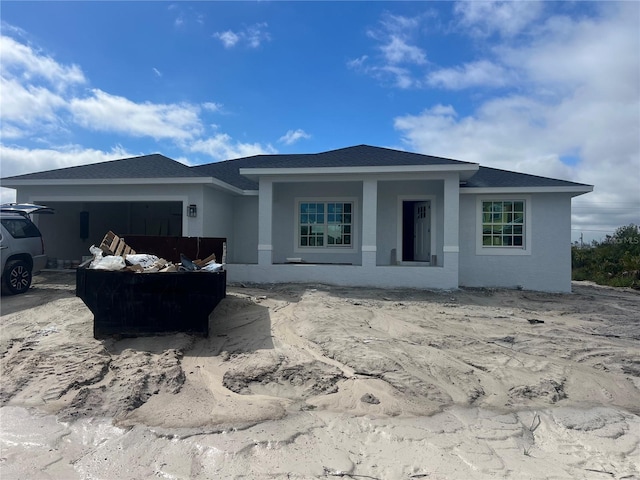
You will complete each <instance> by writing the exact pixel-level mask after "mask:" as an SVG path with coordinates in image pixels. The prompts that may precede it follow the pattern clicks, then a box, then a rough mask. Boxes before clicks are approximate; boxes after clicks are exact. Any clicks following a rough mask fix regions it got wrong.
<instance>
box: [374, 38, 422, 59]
mask: <svg viewBox="0 0 640 480" xmlns="http://www.w3.org/2000/svg"><path fill="white" fill-rule="evenodd" d="M380 50H382V53H383V55H384V58H385V59H386V61H387V62H389V63H391V64H397V63H410V64H415V65H424V64H425V63H427V55H426V54H425V53H424V51H423V50H422V49H421V48H418V47H416V46H415V45H409V44H408V43H407V40H406V39H404V38H400V37H399V36H397V35H391V37H390V38H389V40H388V42H387V43H386V44H385V45H382V46H380Z"/></svg>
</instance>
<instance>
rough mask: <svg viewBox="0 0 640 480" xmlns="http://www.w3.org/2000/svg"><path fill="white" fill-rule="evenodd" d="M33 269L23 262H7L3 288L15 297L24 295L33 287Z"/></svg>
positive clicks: (3, 276)
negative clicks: (19, 294)
mask: <svg viewBox="0 0 640 480" xmlns="http://www.w3.org/2000/svg"><path fill="white" fill-rule="evenodd" d="M31 278H32V277H31V269H30V268H29V266H28V265H27V264H26V263H25V262H23V261H22V260H12V261H10V262H7V265H6V267H5V269H4V274H3V275H2V286H3V287H4V288H3V290H4V289H6V291H8V292H9V293H12V294H14V295H16V294H18V293H24V292H26V291H27V290H29V287H30V286H31Z"/></svg>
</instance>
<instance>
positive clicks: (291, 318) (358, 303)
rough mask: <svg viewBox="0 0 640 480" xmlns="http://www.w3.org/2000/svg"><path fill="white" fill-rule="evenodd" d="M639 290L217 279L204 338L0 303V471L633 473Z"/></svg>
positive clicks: (57, 474) (49, 302)
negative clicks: (97, 327)
mask: <svg viewBox="0 0 640 480" xmlns="http://www.w3.org/2000/svg"><path fill="white" fill-rule="evenodd" d="M639 312H640V295H639V294H638V292H635V291H632V290H624V289H612V288H603V287H597V286H594V285H589V284H584V283H576V284H575V285H574V293H573V294H569V295H567V294H557V295H554V294H543V293H535V292H524V291H508V290H460V291H454V292H428V291H427V292H425V291H411V290H371V289H348V288H341V287H327V286H321V285H278V286H272V287H268V288H259V287H256V286H241V285H235V286H229V288H228V297H227V298H226V299H225V300H224V301H223V302H222V303H221V304H220V305H219V306H218V307H217V308H216V310H215V311H214V312H213V313H212V315H211V317H210V322H211V323H210V325H211V334H210V336H209V338H198V337H191V336H188V335H184V334H177V335H169V336H160V337H147V338H133V339H108V340H102V341H98V340H95V339H94V338H93V336H92V324H93V317H92V314H91V312H90V311H89V310H88V309H87V308H86V307H85V306H84V304H83V303H82V301H81V300H80V299H78V298H76V297H75V277H74V275H73V274H69V273H53V272H48V273H45V274H43V275H41V276H38V277H36V282H35V285H34V287H33V288H32V289H31V290H30V291H29V292H28V293H27V294H25V295H21V296H15V297H3V298H2V312H1V313H2V316H1V335H0V354H1V360H0V366H1V368H2V370H1V388H0V402H1V403H0V405H1V407H0V421H1V430H0V446H1V452H0V478H2V479H3V480H6V479H119V480H124V479H148V478H165V479H214V478H216V479H217V478H224V479H226V478H250V479H254V478H255V479H262V478H266V479H272V478H273V479H303V478H304V479H306V478H337V477H342V478H354V479H372V478H373V479H412V478H425V479H476V478H477V479H484V478H491V479H496V478H507V479H529V478H530V479H539V478H549V479H608V478H615V479H639V478H640V313H639Z"/></svg>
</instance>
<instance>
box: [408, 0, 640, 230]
mask: <svg viewBox="0 0 640 480" xmlns="http://www.w3.org/2000/svg"><path fill="white" fill-rule="evenodd" d="M639 11H640V8H639V5H638V4H636V3H617V4H613V5H608V4H607V6H606V8H604V9H603V11H602V12H601V13H600V17H599V18H595V19H594V18H591V19H588V18H586V19H585V18H583V19H581V18H578V19H573V20H572V19H567V18H565V17H562V18H560V19H558V18H551V19H549V20H548V21H547V22H546V23H545V24H544V25H543V26H542V27H539V28H538V31H539V32H541V33H542V34H541V35H539V36H536V37H534V38H532V39H531V40H530V41H529V42H527V43H524V44H522V45H521V46H519V47H515V46H513V44H511V45H509V46H502V47H501V48H498V49H497V50H496V51H498V52H499V55H500V60H501V61H502V64H503V65H504V66H505V67H504V68H511V71H512V72H515V73H517V74H518V75H519V76H520V77H521V78H522V79H523V80H522V82H521V83H520V84H519V85H518V86H517V87H518V88H517V89H514V90H512V91H511V92H507V93H505V94H503V95H494V96H493V97H488V98H487V99H486V100H484V102H483V103H481V104H479V106H478V107H477V109H476V110H475V111H472V112H471V113H469V114H467V115H464V116H459V115H458V114H457V113H456V109H455V108H454V107H453V106H450V105H447V106H435V107H431V108H429V107H428V108H426V109H424V110H423V111H422V112H421V113H418V114H407V115H401V116H398V117H396V119H395V128H396V129H397V130H398V131H399V132H401V133H402V136H403V140H404V142H405V144H406V145H408V146H409V147H410V148H412V149H415V150H417V151H420V152H424V153H429V154H433V155H441V156H445V157H453V158H457V159H460V160H467V161H472V162H479V163H481V164H482V165H486V166H494V167H497V168H505V169H509V170H517V171H522V172H527V173H533V174H538V175H544V176H550V177H556V178H564V179H567V180H573V181H577V182H581V183H587V184H593V185H595V190H594V192H593V193H590V194H588V195H584V196H581V197H578V198H577V199H575V200H574V204H575V205H576V206H578V208H577V209H576V210H575V213H574V217H573V222H574V228H576V229H584V230H585V233H586V230H590V229H596V230H597V229H610V230H613V229H615V228H616V227H618V226H621V225H624V224H628V223H631V222H634V223H638V219H639V218H640V216H639V214H640V190H639V189H638V185H640V136H639V135H638V132H640V78H639V76H640V55H639V54H638V51H639V47H640V39H639V37H638V34H637V32H638V29H639V27H640V25H639V23H640V20H639V18H640V17H639V15H638V13H639ZM559 24H562V26H563V27H562V28H561V29H560V28H558V25H559ZM455 72H459V73H460V78H459V79H457V80H455V75H453V76H452V77H451V78H449V79H448V80H449V86H450V87H451V85H452V84H455V82H456V81H461V80H460V79H468V78H469V76H468V75H467V76H465V72H466V70H465V66H462V67H456V69H454V73H455ZM452 79H453V80H452ZM467 82H468V80H467ZM443 83H444V80H443ZM566 155H571V156H577V157H578V162H577V163H575V164H573V163H572V164H565V163H563V162H562V158H563V156H566ZM582 206H590V207H591V208H586V209H585V208H582ZM607 206H609V207H611V206H618V207H620V208H619V209H618V210H613V209H611V208H607ZM587 212H588V213H587ZM603 235H604V234H603Z"/></svg>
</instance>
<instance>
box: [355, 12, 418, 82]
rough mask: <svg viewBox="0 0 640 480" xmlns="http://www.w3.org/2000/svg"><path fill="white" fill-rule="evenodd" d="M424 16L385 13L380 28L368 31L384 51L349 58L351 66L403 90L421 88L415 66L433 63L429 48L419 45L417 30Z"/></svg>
mask: <svg viewBox="0 0 640 480" xmlns="http://www.w3.org/2000/svg"><path fill="white" fill-rule="evenodd" d="M424 16H425V15H421V16H418V17H404V16H401V15H392V14H389V13H386V14H384V15H383V16H382V17H381V19H380V21H379V24H378V25H377V27H376V28H372V29H369V30H368V31H367V36H369V37H370V38H372V39H373V40H375V41H376V42H377V43H378V45H376V47H375V49H376V50H377V51H378V52H380V53H379V54H377V55H375V56H373V57H369V56H368V55H362V56H360V57H358V58H355V59H351V60H348V61H347V66H348V67H349V68H351V69H354V70H356V71H359V72H362V73H364V74H366V75H370V76H372V77H374V78H376V79H378V80H379V81H380V82H382V83H391V84H392V85H393V86H395V87H398V88H401V89H407V88H411V87H420V86H421V85H422V82H421V81H420V80H419V78H418V77H419V75H415V74H414V73H413V71H412V69H414V68H415V67H424V66H425V65H427V64H428V63H429V62H428V60H427V54H426V53H425V51H424V50H423V49H422V48H420V47H419V46H417V45H416V44H415V37H416V35H417V33H416V32H417V30H418V27H419V26H420V24H421V22H422V19H423V17H424Z"/></svg>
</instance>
